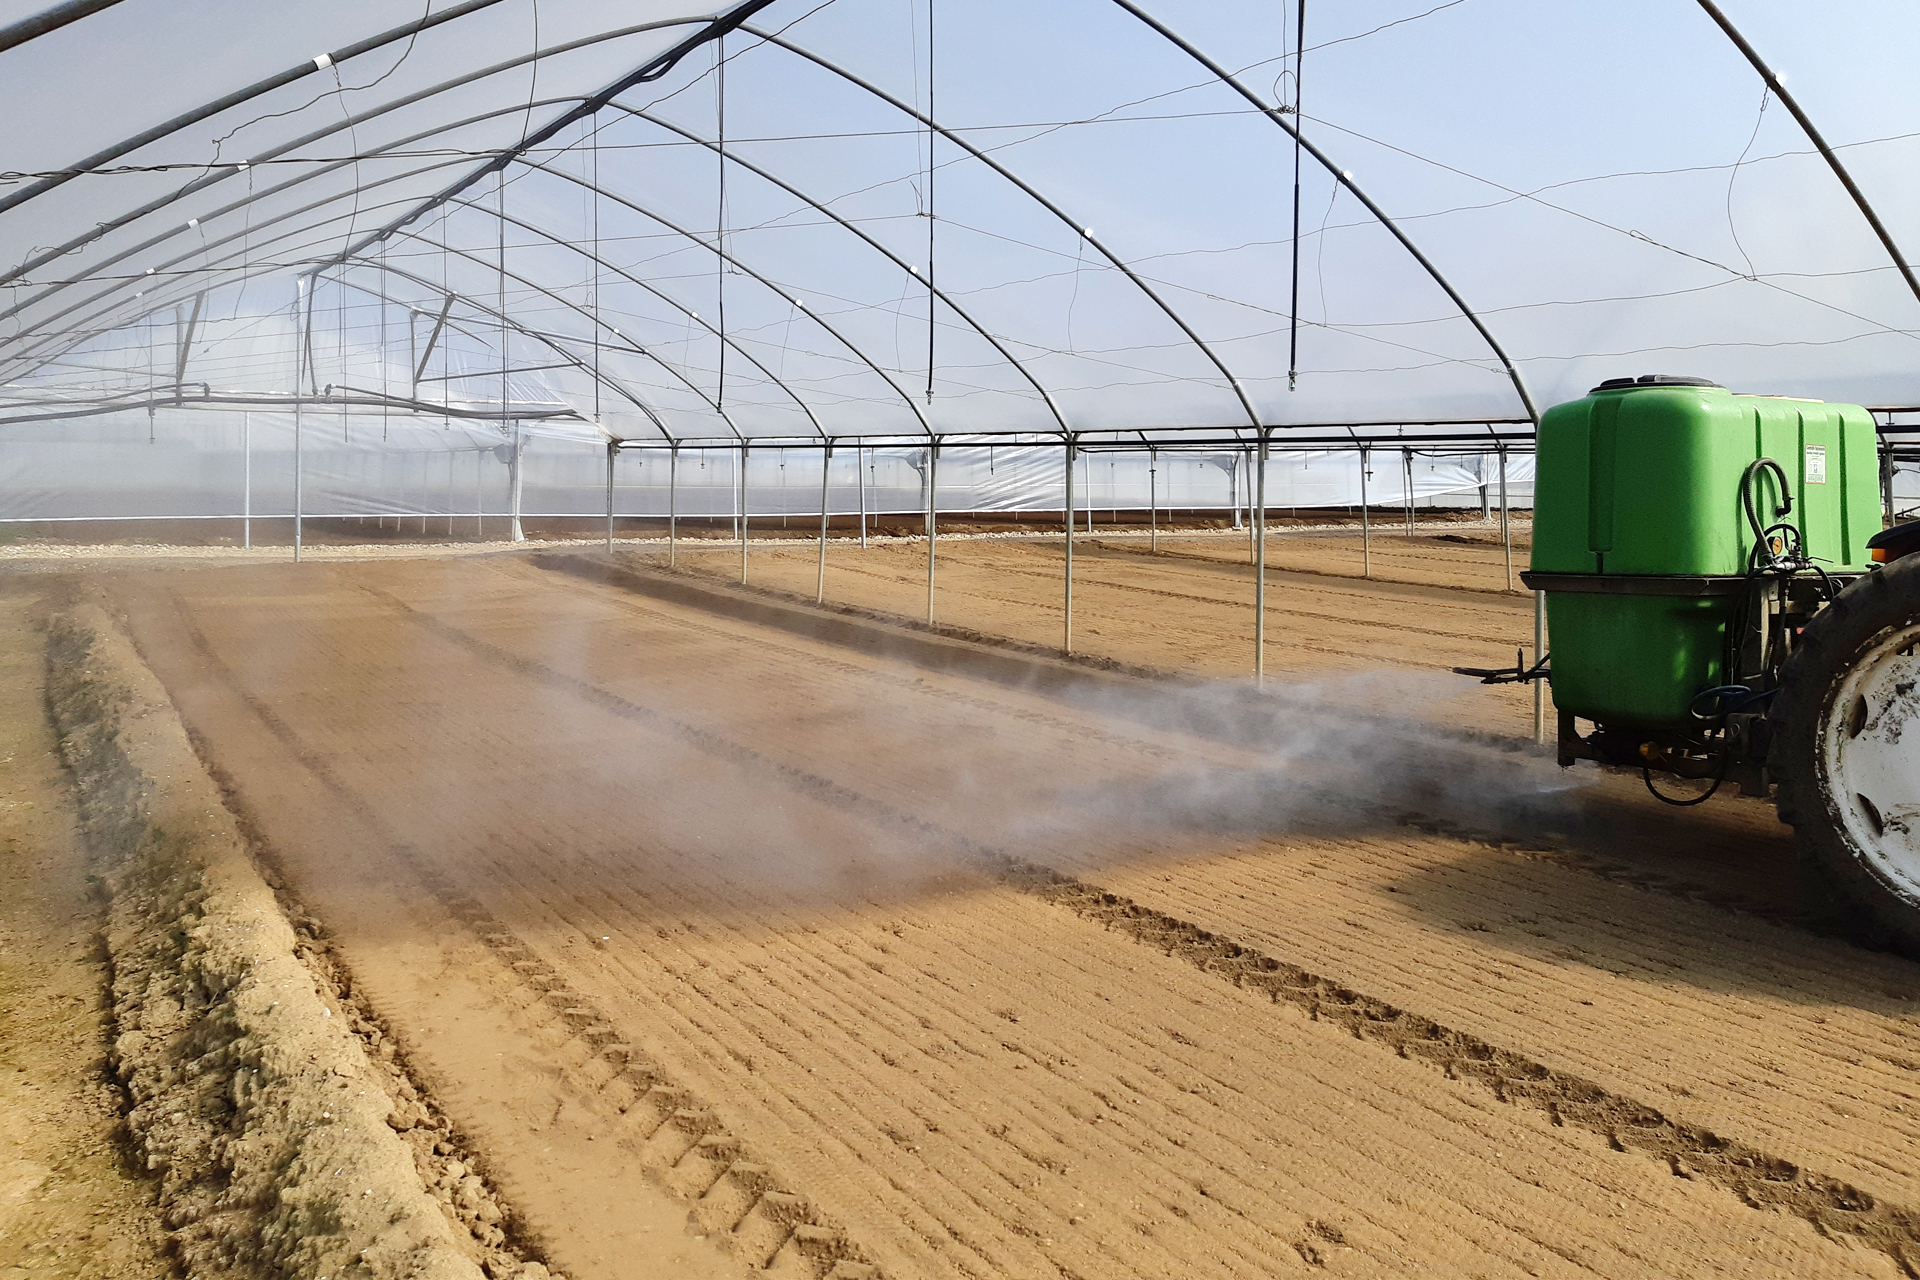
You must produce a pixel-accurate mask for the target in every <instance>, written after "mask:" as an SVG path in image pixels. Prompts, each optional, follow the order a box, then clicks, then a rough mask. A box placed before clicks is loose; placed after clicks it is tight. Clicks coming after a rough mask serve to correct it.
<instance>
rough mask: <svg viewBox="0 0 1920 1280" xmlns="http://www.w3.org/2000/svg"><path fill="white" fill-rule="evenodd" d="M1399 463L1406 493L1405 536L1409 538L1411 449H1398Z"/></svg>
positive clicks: (1411, 480)
mask: <svg viewBox="0 0 1920 1280" xmlns="http://www.w3.org/2000/svg"><path fill="white" fill-rule="evenodd" d="M1400 463H1401V466H1402V469H1403V470H1402V477H1403V481H1404V483H1405V485H1406V494H1407V536H1408V537H1409V538H1411V537H1412V536H1413V519H1414V517H1413V450H1411V449H1402V450H1401V451H1400Z"/></svg>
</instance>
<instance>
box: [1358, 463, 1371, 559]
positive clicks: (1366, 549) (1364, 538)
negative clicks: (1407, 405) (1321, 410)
mask: <svg viewBox="0 0 1920 1280" xmlns="http://www.w3.org/2000/svg"><path fill="white" fill-rule="evenodd" d="M1372 473H1373V459H1372V458H1371V457H1370V456H1369V450H1368V448H1367V446H1366V445H1361V446H1360V576H1361V577H1363V578H1371V577H1373V517H1372V513H1371V512H1370V511H1368V509H1367V477H1368V476H1369V475H1371V474H1372Z"/></svg>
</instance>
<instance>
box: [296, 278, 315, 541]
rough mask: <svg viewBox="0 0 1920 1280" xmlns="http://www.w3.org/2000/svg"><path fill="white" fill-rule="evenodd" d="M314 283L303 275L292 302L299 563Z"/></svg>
mask: <svg viewBox="0 0 1920 1280" xmlns="http://www.w3.org/2000/svg"><path fill="white" fill-rule="evenodd" d="M311 283H312V282H311V281H310V280H308V279H307V277H305V276H301V277H300V280H299V283H298V285H297V286H296V288H295V291H294V304H293V341H294V353H293V562H294V563H295V564H299V563H300V538H301V534H302V532H303V531H302V529H301V527H300V518H301V512H300V508H301V506H302V505H303V499H304V497H305V494H303V493H302V492H301V486H302V484H303V483H304V482H305V479H306V477H305V476H304V474H303V473H302V469H301V457H300V445H301V439H300V437H301V435H302V432H301V430H300V426H301V422H300V401H301V400H302V399H304V398H305V397H304V396H302V395H301V394H300V382H301V379H302V378H304V377H305V376H306V372H307V370H306V349H307V344H306V335H305V327H306V326H305V323H304V320H303V317H304V316H305V315H306V305H307V288H308V286H309V285H310V284H311Z"/></svg>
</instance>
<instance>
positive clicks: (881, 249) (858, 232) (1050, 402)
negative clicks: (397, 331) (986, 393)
mask: <svg viewBox="0 0 1920 1280" xmlns="http://www.w3.org/2000/svg"><path fill="white" fill-rule="evenodd" d="M608 105H610V106H611V107H612V108H613V109H614V110H616V111H624V112H626V113H627V114H628V115H630V116H632V117H634V118H635V119H639V120H645V121H646V122H647V123H649V124H652V125H657V126H658V127H660V128H662V129H666V130H668V131H669V132H671V133H675V134H678V135H679V136H681V137H683V138H686V139H687V140H688V141H691V142H696V143H698V144H700V145H701V146H703V147H707V148H708V149H710V150H713V151H717V152H719V154H720V155H721V157H722V158H723V159H724V160H725V161H726V162H728V163H730V164H734V165H737V166H739V167H740V168H742V169H745V170H746V171H747V172H748V173H751V174H753V175H755V176H756V177H759V178H761V179H763V180H764V181H766V182H770V183H772V184H773V185H774V186H776V187H778V188H780V189H781V190H782V191H784V192H786V193H787V194H788V195H790V196H792V197H793V198H794V199H796V200H798V201H800V202H801V203H803V204H805V205H806V206H807V207H808V208H810V209H812V210H813V211H814V212H815V213H818V214H820V215H821V216H822V217H825V218H827V219H829V220H830V221H832V222H833V223H834V224H835V225H837V226H839V227H840V228H842V229H843V230H845V231H848V232H851V233H852V234H853V235H854V236H856V237H858V238H859V239H860V241H861V242H862V243H864V244H866V245H867V246H869V247H870V248H872V249H873V250H874V251H875V252H876V253H879V254H880V255H881V256H882V257H884V258H886V259H887V260H888V261H889V262H891V263H893V264H894V265H895V266H896V267H899V268H900V269H901V270H902V271H904V272H906V273H907V274H908V275H910V276H912V277H913V278H914V279H915V280H917V281H918V280H919V279H920V277H919V273H918V272H917V271H915V269H914V268H913V267H912V266H911V265H909V264H908V262H907V260H906V259H904V258H902V257H900V255H898V254H896V253H895V252H894V251H893V250H891V249H889V248H887V246H886V245H884V244H882V243H881V242H880V241H879V240H876V239H874V238H873V237H872V236H871V235H868V234H867V232H866V231H865V230H863V229H862V228H861V226H860V225H859V224H858V223H856V222H854V221H852V220H851V219H848V218H846V217H844V216H843V215H841V214H840V213H839V212H837V211H836V210H835V209H833V208H832V207H831V206H830V205H827V204H825V203H823V202H821V201H820V200H817V199H815V198H814V197H813V196H810V195H808V194H807V193H806V192H804V191H802V190H800V188H798V187H796V186H794V185H793V184H792V183H790V182H787V181H786V180H784V179H782V178H780V177H777V176H775V175H774V174H773V173H771V172H769V171H768V170H766V169H763V168H761V167H760V166H759V165H756V164H754V163H752V162H751V161H749V160H745V159H742V158H741V157H740V156H739V155H737V154H735V153H734V152H731V151H721V150H720V147H719V144H717V143H715V142H713V141H711V140H709V139H706V138H703V137H701V136H700V135H699V134H697V133H694V132H693V131H691V130H689V129H684V128H682V127H681V126H679V125H677V124H674V123H672V122H670V121H667V120H662V119H660V118H659V117H657V116H654V115H650V114H649V113H647V112H645V111H641V110H638V109H636V108H634V107H629V106H627V105H626V104H625V103H622V102H614V103H610V104H608ZM521 163H522V164H531V162H529V161H525V160H523V161H521ZM532 167H539V168H544V166H532ZM921 283H927V282H925V281H921ZM929 287H930V288H932V290H933V296H934V297H935V298H938V299H939V300H940V301H941V302H942V303H944V304H945V305H946V307H947V309H948V310H949V311H951V312H953V314H955V315H956V316H959V317H960V319H961V320H963V321H965V322H966V324H967V327H968V328H970V329H972V330H973V331H974V332H975V333H976V334H978V335H979V336H980V337H981V338H982V339H984V340H985V341H986V343H987V344H988V345H989V346H991V347H992V348H993V349H994V351H995V352H997V353H998V354H999V355H1000V357H1001V359H1003V360H1005V361H1006V362H1007V363H1008V364H1010V365H1012V366H1013V367H1014V369H1015V370H1017V371H1018V372H1019V374H1020V376H1021V377H1022V378H1025V379H1026V381H1027V384H1028V385H1029V386H1031V387H1032V388H1033V389H1034V391H1035V392H1037V393H1038V394H1039V396H1040V398H1041V400H1042V401H1044V402H1045V403H1046V406H1047V411H1048V412H1049V413H1051V414H1052V415H1053V420H1054V422H1056V423H1057V424H1058V425H1059V427H1060V429H1061V430H1062V431H1064V430H1066V429H1067V419H1066V415H1065V414H1063V413H1062V412H1061V410H1060V406H1059V405H1058V404H1056V403H1055V402H1054V399H1053V393H1052V392H1050V391H1048V390H1047V389H1046V387H1045V386H1043V385H1042V384H1041V382H1040V380H1039V379H1038V378H1036V377H1035V376H1034V375H1033V372H1032V370H1030V369H1028V368H1027V365H1026V362H1025V361H1023V360H1021V359H1020V358H1019V357H1018V356H1015V355H1014V354H1013V353H1012V352H1011V351H1009V350H1007V348H1006V344H1005V343H1003V342H1001V341H1000V339H999V338H998V337H997V336H996V335H995V334H994V333H993V331H992V330H990V329H988V328H987V327H986V326H985V325H983V324H981V323H980V322H979V321H978V320H975V319H974V318H973V315H972V313H971V312H969V311H967V310H966V309H965V308H963V307H961V306H960V305H959V304H958V303H956V302H955V301H954V300H953V299H952V298H951V297H949V296H948V295H947V292H946V290H944V289H941V288H939V287H938V286H933V285H929Z"/></svg>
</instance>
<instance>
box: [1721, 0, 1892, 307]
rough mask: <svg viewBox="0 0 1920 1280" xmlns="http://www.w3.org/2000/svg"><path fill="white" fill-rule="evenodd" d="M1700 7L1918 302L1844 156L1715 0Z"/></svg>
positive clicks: (1888, 235)
mask: <svg viewBox="0 0 1920 1280" xmlns="http://www.w3.org/2000/svg"><path fill="white" fill-rule="evenodd" d="M1700 7H1701V8H1702V9H1704V10H1706V13H1707V16H1708V17H1709V18H1712V19H1713V21H1714V23H1715V24H1716V25H1718V26H1719V28H1720V30H1721V31H1722V32H1724V33H1725V34H1726V37H1727V39H1729V40H1731V41H1733V45H1734V48H1736V49H1738V50H1739V51H1740V53H1741V54H1742V56H1744V57H1745V58H1746V60H1747V62H1748V63H1749V64H1750V65H1751V66H1752V67H1753V69H1754V70H1755V71H1756V72H1758V73H1759V75H1760V79H1761V80H1763V81H1765V82H1766V86H1767V88H1768V89H1769V90H1770V91H1772V93H1773V96H1774V97H1776V98H1778V99H1780V105H1781V106H1783V107H1785V108H1786V109H1787V111H1788V112H1789V113H1791V114H1792V116H1793V118H1794V120H1795V121H1796V122H1797V123H1798V124H1799V126H1800V128H1801V131H1802V132H1804V133H1805V134H1806V135H1807V141H1809V142H1811V143H1812V144H1813V146H1814V150H1816V151H1818V152H1819V153H1820V156H1821V158H1822V159H1823V160H1825V161H1826V162H1827V167H1828V168H1830V169H1832V170H1833V176H1834V177H1836V178H1838V179H1839V180H1840V185H1841V186H1843V187H1845V188H1846V191H1847V194H1848V195H1849V196H1851V197H1853V203H1854V205H1855V207H1857V208H1858V209H1859V210H1860V212H1861V214H1862V215H1863V216H1864V217H1865V218H1866V220H1867V225H1868V226H1869V227H1871V228H1873V234H1874V235H1876V236H1878V237H1879V239H1880V244H1881V246H1882V247H1883V248H1885V249H1886V251H1887V256H1888V257H1889V258H1891V259H1893V265H1894V266H1895V267H1897V268H1898V269H1899V271H1900V277H1901V279H1903V280H1905V281H1906V282H1907V288H1908V289H1910V290H1912V291H1913V296H1914V298H1915V299H1920V278H1916V277H1915V276H1914V274H1913V268H1912V267H1911V266H1909V265H1908V263H1907V260H1906V258H1905V257H1904V256H1903V255H1902V254H1901V252H1900V246H1899V245H1897V244H1895V243H1894V242H1893V233H1892V232H1890V231H1888V230H1887V228H1886V224H1885V223H1883V222H1881V221H1880V215H1879V214H1878V213H1875V212H1874V209H1873V206H1872V205H1871V204H1869V203H1868V202H1867V197H1866V193H1865V192H1863V191H1861V190H1860V188H1859V186H1858V184H1856V183H1855V182H1854V180H1853V175H1852V174H1851V173H1848V172H1847V167H1846V166H1845V165H1844V164H1841V163H1840V157H1839V156H1838V155H1836V154H1834V150H1833V148H1832V147H1830V146H1828V145H1827V140H1826V138H1824V137H1822V136H1821V134H1820V130H1819V129H1817V128H1815V127H1814V124H1813V119H1812V118H1811V117H1810V116H1808V115H1807V113H1806V112H1805V111H1803V110H1801V108H1800V104H1799V103H1798V102H1797V101H1795V100H1794V96H1793V95H1792V94H1791V93H1788V92H1787V86H1786V85H1784V84H1782V83H1781V82H1780V77H1778V76H1776V75H1774V74H1773V68H1771V67H1769V66H1768V65H1767V64H1766V62H1765V60H1764V59H1762V58H1761V57H1760V51H1759V50H1757V49H1755V48H1754V47H1753V46H1752V45H1751V44H1748V43H1747V38H1746V37H1745V36H1743V35H1741V34H1740V31H1739V29H1738V28H1736V27H1735V26H1734V25H1733V23H1732V22H1731V21H1730V20H1729V19H1728V18H1727V15H1726V14H1724V13H1722V12H1721V11H1720V6H1719V5H1717V4H1715V3H1713V0H1700Z"/></svg>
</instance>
